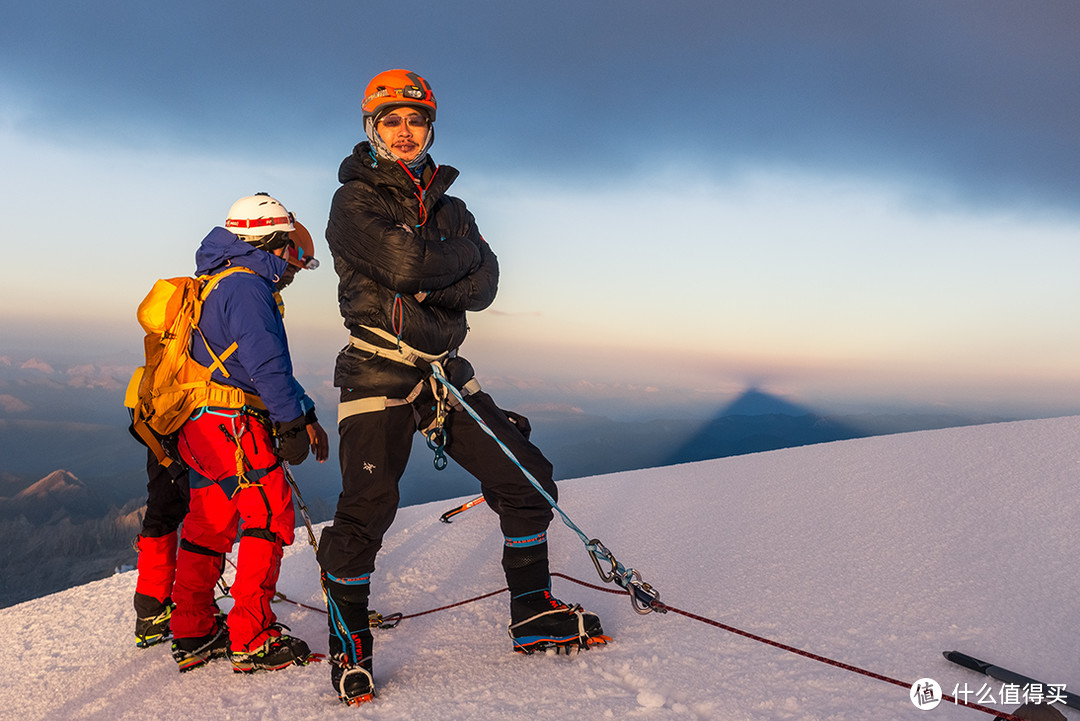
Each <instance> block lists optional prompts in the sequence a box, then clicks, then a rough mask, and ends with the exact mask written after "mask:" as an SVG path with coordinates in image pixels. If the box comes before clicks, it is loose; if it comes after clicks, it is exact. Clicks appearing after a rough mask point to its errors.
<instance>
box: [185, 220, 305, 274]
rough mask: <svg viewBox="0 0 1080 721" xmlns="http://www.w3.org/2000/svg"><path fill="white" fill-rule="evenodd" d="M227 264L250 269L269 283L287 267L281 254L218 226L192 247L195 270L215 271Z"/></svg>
mask: <svg viewBox="0 0 1080 721" xmlns="http://www.w3.org/2000/svg"><path fill="white" fill-rule="evenodd" d="M230 265H239V266H242V267H244V268H247V269H248V270H253V271H255V272H256V273H258V274H259V275H261V276H262V277H263V278H266V279H267V280H268V281H270V282H271V283H276V282H277V281H278V279H279V278H280V277H281V274H282V273H284V272H285V269H286V268H288V267H289V264H288V263H287V262H286V261H284V260H282V259H281V258H279V257H277V256H276V255H273V254H271V253H267V252H266V251H265V250H261V249H260V248H256V247H255V246H252V245H248V244H247V243H245V242H244V241H242V240H240V239H239V238H238V237H236V236H235V235H234V234H233V233H231V232H229V231H228V230H225V229H224V228H221V227H218V228H214V229H213V230H211V231H210V232H209V233H208V234H207V236H206V237H205V238H203V240H202V243H201V244H200V245H199V249H198V250H197V251H195V273H196V274H197V275H206V274H212V273H217V272H219V271H222V270H224V269H225V268H226V267H228V266H230Z"/></svg>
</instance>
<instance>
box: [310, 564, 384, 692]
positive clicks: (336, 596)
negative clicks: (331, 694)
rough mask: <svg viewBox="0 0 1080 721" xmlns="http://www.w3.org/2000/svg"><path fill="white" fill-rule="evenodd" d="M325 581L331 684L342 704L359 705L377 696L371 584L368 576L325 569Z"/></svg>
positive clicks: (323, 578)
mask: <svg viewBox="0 0 1080 721" xmlns="http://www.w3.org/2000/svg"><path fill="white" fill-rule="evenodd" d="M322 580H323V588H324V589H325V590H326V610H327V612H328V613H327V625H328V626H329V627H330V684H331V685H332V686H333V687H334V691H335V692H336V693H337V695H338V699H339V700H340V701H341V702H342V703H344V704H346V705H348V706H358V705H359V704H361V703H364V702H365V701H370V700H371V699H372V698H374V697H375V677H374V676H373V675H372V671H371V669H372V661H371V659H372V656H371V649H372V640H371V622H370V620H369V618H368V597H369V595H370V589H371V586H370V585H369V583H368V577H367V576H366V575H364V576H359V577H356V578H348V579H345V578H335V577H334V576H331V575H330V574H329V573H325V572H324V573H323V577H322Z"/></svg>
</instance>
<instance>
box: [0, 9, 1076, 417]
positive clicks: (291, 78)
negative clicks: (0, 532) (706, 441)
mask: <svg viewBox="0 0 1080 721" xmlns="http://www.w3.org/2000/svg"><path fill="white" fill-rule="evenodd" d="M1077 27H1080V5H1077V4H1076V3H1075V2H1073V0H1035V1H1033V2H1027V3H1016V2H1004V1H1001V0H946V1H945V2H938V1H930V0H901V1H900V2H892V3H888V4H885V3H866V2H863V1H862V0H824V1H822V2H812V3H807V2H802V1H797V0H787V1H779V0H740V1H738V2H732V1H728V0H721V1H719V2H701V1H700V0H699V1H697V2H688V1H686V0H673V1H672V2H666V3H653V2H644V1H637V0H630V1H622V2H618V3H616V2H598V1H592V2H563V1H559V0H556V1H555V2H550V3H545V4H543V6H542V7H537V6H535V5H527V4H519V3H485V2H480V1H478V0H466V1H465V2H456V3H442V2H428V1H427V0H422V1H421V2H417V3H411V4H409V5H408V6H400V5H372V4H369V3H354V2H343V1H340V0H338V1H334V0H328V1H326V2H318V3H309V4H307V5H305V6H299V5H296V4H295V3H286V2H280V1H277V0H271V1H269V2H260V3H252V2H246V1H243V2H233V3H226V4H222V3H211V2H207V1H205V0H194V1H193V2H187V3H182V4H171V5H168V6H152V5H146V4H139V3H135V2H116V1H113V2H106V3H95V4H92V5H87V4H84V3H75V2H68V1H66V0H63V1H61V2H56V3H20V4H17V5H14V6H12V7H9V8H5V22H4V23H3V27H0V157H3V159H4V160H3V164H2V168H0V197H2V198H3V209H4V216H5V221H6V233H7V237H8V239H9V243H10V244H11V245H13V246H14V248H13V249H12V250H11V251H9V252H12V254H13V255H14V257H15V260H16V262H15V263H14V264H11V265H9V268H8V272H7V273H6V274H5V282H4V283H3V285H2V287H0V337H2V338H3V340H0V345H3V346H5V347H4V348H0V352H5V353H13V354H15V355H17V356H19V355H20V354H21V356H20V357H25V356H27V355H29V354H32V353H45V352H46V351H49V352H53V353H57V354H62V353H68V354H74V355H77V356H79V358H78V360H80V361H81V362H97V361H100V362H115V361H118V360H120V361H123V362H130V363H131V364H133V365H134V364H137V362H138V354H139V353H140V350H139V349H140V347H141V342H140V336H141V332H140V330H139V329H138V326H137V325H136V324H135V322H134V308H135V307H136V306H137V304H138V302H139V300H141V298H142V296H143V295H144V294H145V293H146V291H147V290H148V289H149V287H150V285H151V284H152V282H153V280H154V279H155V278H157V277H164V276H173V275H180V274H184V273H188V272H191V270H192V269H193V254H194V249H195V247H196V246H197V244H198V242H199V240H201V238H202V237H203V236H204V235H205V234H206V233H207V232H208V231H209V230H210V229H211V228H212V227H214V226H215V225H220V224H221V223H222V222H223V220H224V216H225V213H226V211H227V209H228V208H229V206H230V205H231V204H232V202H233V201H234V200H236V199H237V198H239V197H241V196H244V195H249V194H251V193H253V192H258V191H266V192H270V193H271V194H273V195H275V196H276V197H278V198H279V199H280V200H282V202H283V203H284V204H285V205H286V206H287V207H288V208H289V209H290V210H293V211H294V212H295V213H296V215H297V216H298V218H299V219H300V220H301V221H302V222H304V223H305V224H306V225H307V226H308V227H309V228H311V229H313V231H314V235H315V237H316V250H317V252H316V255H317V256H321V257H322V259H324V260H326V261H329V260H330V258H329V251H328V250H327V249H326V245H325V240H324V239H323V237H322V230H323V229H324V228H325V223H326V217H327V214H328V210H329V202H330V198H331V196H332V194H333V192H334V190H335V189H336V187H337V180H336V172H337V167H338V164H339V163H340V161H341V159H342V158H343V157H345V156H346V155H347V154H348V153H349V152H350V150H351V148H352V146H353V145H354V144H355V143H356V142H359V141H360V140H362V139H363V137H362V129H361V117H360V107H359V106H360V99H361V96H362V94H363V89H364V87H365V86H366V84H367V82H368V80H369V79H370V78H371V76H373V75H374V74H376V73H377V72H380V71H382V70H385V69H389V68H393V67H406V68H408V69H412V70H415V71H416V72H419V73H420V74H421V75H423V76H424V77H425V78H427V79H428V80H429V82H430V83H431V85H432V87H433V88H434V91H435V94H436V97H437V100H438V102H439V115H438V121H437V122H436V125H435V128H436V140H435V145H434V146H433V148H432V156H433V157H434V159H435V160H436V162H440V163H446V164H449V165H452V166H454V167H456V168H458V169H459V170H461V172H462V175H461V177H460V178H459V180H458V181H457V182H456V183H455V185H454V187H453V189H452V192H453V193H454V194H457V195H459V196H460V197H462V198H463V199H464V200H465V201H466V202H467V203H468V205H469V207H470V209H471V210H472V211H473V213H474V215H475V216H476V218H477V222H478V225H479V227H480V229H481V232H482V233H483V234H484V236H485V238H486V239H487V240H488V241H489V243H490V244H491V245H492V247H493V249H494V250H495V252H496V254H497V255H498V257H499V259H500V265H501V270H502V278H501V288H500V294H499V297H498V299H497V300H496V302H495V304H494V305H493V306H492V307H491V308H490V309H489V310H488V311H485V312H484V313H480V314H474V315H473V316H472V317H471V319H470V323H471V326H472V329H473V334H472V336H471V337H470V339H469V340H468V341H467V342H466V346H465V348H464V353H465V355H467V356H469V357H470V359H471V360H472V361H473V363H474V365H475V366H476V367H477V368H478V369H479V373H480V377H481V380H482V381H483V380H484V379H490V382H491V383H492V386H491V387H493V388H523V387H528V388H531V389H533V391H534V395H535V396H536V398H538V399H543V398H548V399H550V400H551V401H552V402H571V403H572V401H573V395H574V393H575V391H574V389H575V388H577V389H580V388H583V387H588V388H594V389H595V388H602V389H603V390H604V392H607V393H612V394H620V393H621V394H629V395H634V396H637V397H641V398H645V399H647V398H650V397H652V398H674V397H684V396H687V397H695V398H697V399H698V400H699V402H702V403H705V404H715V405H721V404H722V403H723V402H724V400H725V399H730V397H732V395H733V394H736V393H738V392H739V391H740V390H743V389H745V388H747V387H754V388H760V389H764V390H766V391H769V392H772V393H775V394H778V395H783V396H785V397H788V398H791V399H793V400H797V401H800V402H802V403H804V404H808V405H811V406H820V407H828V406H830V405H831V406H832V407H844V408H869V407H872V406H873V407H885V406H889V407H899V406H904V405H911V406H923V407H937V408H945V409H951V410H957V409H959V410H963V409H973V410H980V411H995V412H999V413H1012V414H1016V415H1018V416H1031V415H1039V414H1043V415H1047V414H1050V415H1052V414H1058V413H1071V412H1078V411H1080V332H1078V331H1076V330H1075V329H1074V324H1072V323H1070V322H1069V317H1070V315H1069V313H1070V311H1071V310H1072V308H1074V307H1075V306H1076V305H1077V302H1078V301H1080V286H1078V284H1077V283H1075V279H1074V268H1075V267H1076V266H1077V262H1078V261H1080V246H1078V244H1077V242H1076V240H1077V238H1078V231H1080V136H1077V134H1076V132H1075V129H1076V122H1075V119H1076V118H1077V117H1078V116H1080V73H1078V72H1077V71H1078V70H1080V47H1078V46H1077V44H1076V42H1075V29H1076V28H1077ZM305 275H307V274H305ZM287 300H288V303H289V315H288V317H287V324H288V326H289V332H290V340H291V343H292V346H293V350H294V354H296V355H297V356H298V358H300V359H310V361H309V362H310V363H311V364H312V366H313V367H315V368H317V369H318V372H319V373H320V374H321V375H322V376H323V377H327V376H328V374H329V369H330V367H331V364H332V359H333V356H334V355H335V354H336V352H337V350H338V349H339V348H340V347H341V346H343V345H344V343H345V341H346V333H345V331H344V329H343V327H342V326H341V323H340V318H339V316H338V314H337V311H336V278H335V276H334V274H333V270H332V266H331V264H330V263H329V262H327V263H326V264H324V265H323V267H322V268H320V269H319V270H317V271H315V272H313V273H311V274H310V275H307V277H303V276H302V277H301V278H300V279H299V280H298V281H297V282H296V283H295V284H294V286H293V287H292V288H290V290H289V292H288V299H287Z"/></svg>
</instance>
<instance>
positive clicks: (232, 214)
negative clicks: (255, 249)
mask: <svg viewBox="0 0 1080 721" xmlns="http://www.w3.org/2000/svg"><path fill="white" fill-rule="evenodd" d="M225 229H226V230H228V231H230V232H232V233H234V234H235V235H237V236H238V237H239V238H240V240H243V241H244V242H247V243H252V244H253V245H258V246H260V247H262V246H264V245H265V243H264V242H263V239H264V238H265V236H269V235H274V234H276V233H279V232H280V233H281V234H282V235H285V234H287V233H291V232H293V231H294V230H295V229H296V226H295V225H294V224H293V214H292V213H290V212H289V211H288V210H286V209H285V206H284V205H282V204H281V202H280V201H278V200H276V199H275V198H271V197H270V196H269V195H268V194H266V193H256V194H255V195H249V196H247V197H246V198H240V200H238V201H236V202H235V203H233V205H232V207H231V208H229V214H228V216H227V217H226V218H225ZM287 238H288V236H287V235H286V238H285V240H286V242H287ZM281 245H284V243H281ZM279 247H280V246H279Z"/></svg>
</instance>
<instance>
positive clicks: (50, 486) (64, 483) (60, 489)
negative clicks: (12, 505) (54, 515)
mask: <svg viewBox="0 0 1080 721" xmlns="http://www.w3.org/2000/svg"><path fill="white" fill-rule="evenodd" d="M85 490H86V484H85V483H83V482H82V481H80V480H79V479H78V478H77V477H76V476H75V474H74V473H71V472H70V471H65V470H62V469H61V470H57V471H53V472H52V473H50V474H49V475H47V476H45V477H44V478H42V479H41V480H40V481H38V482H37V483H34V484H33V485H31V486H29V487H27V488H24V489H23V490H21V491H19V492H18V493H17V494H15V498H14V500H16V501H19V500H22V501H26V500H30V499H44V498H47V497H48V496H56V495H70V494H72V493H79V492H80V491H85Z"/></svg>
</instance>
